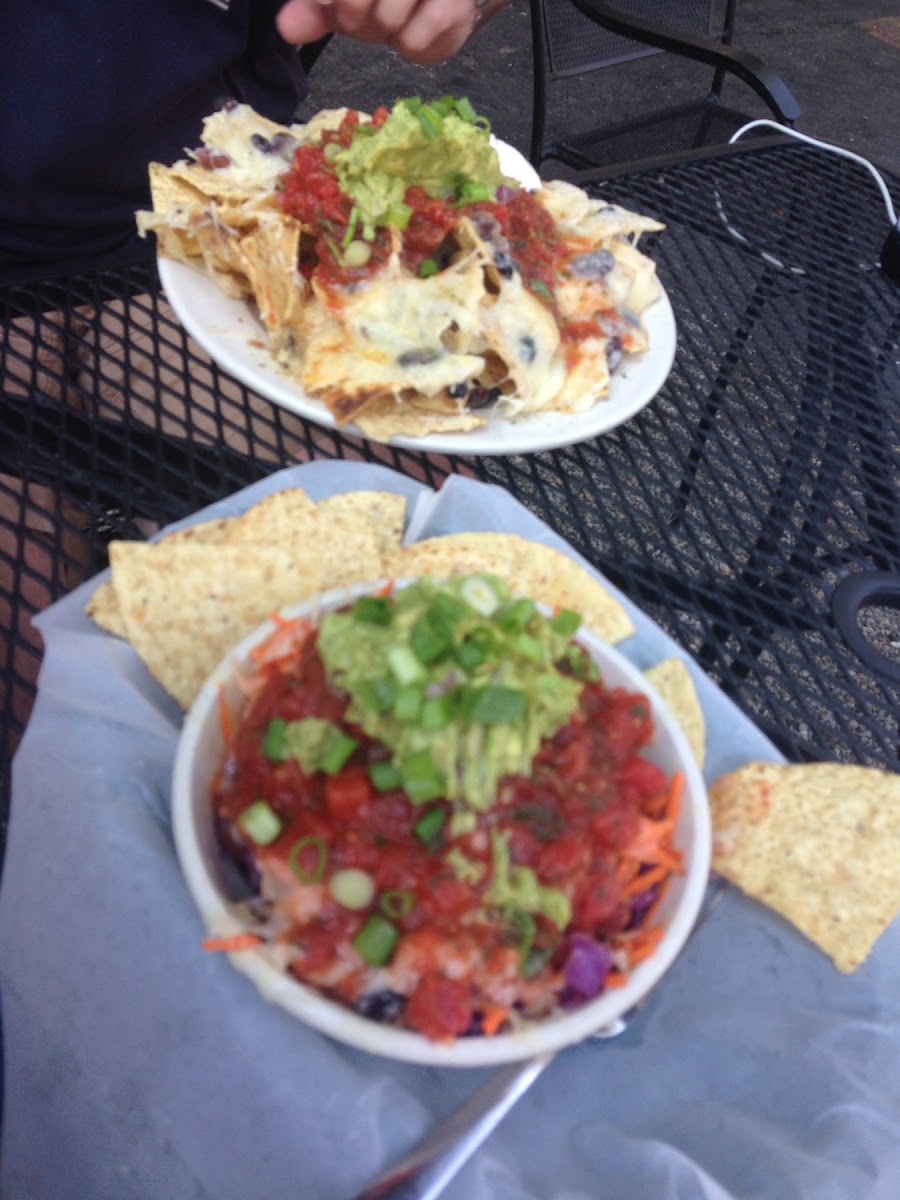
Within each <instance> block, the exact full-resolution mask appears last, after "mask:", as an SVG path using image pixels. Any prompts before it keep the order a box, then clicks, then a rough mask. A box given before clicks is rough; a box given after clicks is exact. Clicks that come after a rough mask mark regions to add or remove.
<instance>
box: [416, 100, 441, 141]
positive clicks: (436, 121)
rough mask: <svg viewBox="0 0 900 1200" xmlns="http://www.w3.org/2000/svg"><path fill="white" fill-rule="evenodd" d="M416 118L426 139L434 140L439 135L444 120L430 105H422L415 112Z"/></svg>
mask: <svg viewBox="0 0 900 1200" xmlns="http://www.w3.org/2000/svg"><path fill="white" fill-rule="evenodd" d="M416 116H417V117H418V118H419V124H420V125H421V126H422V128H423V129H424V130H425V133H426V135H427V136H428V137H430V138H435V137H438V136H439V135H440V132H441V125H442V124H443V120H444V118H443V117H442V115H441V114H440V113H439V112H438V110H437V109H436V108H434V107H432V105H430V104H423V105H422V107H421V108H420V109H419V110H418V111H417V112H416Z"/></svg>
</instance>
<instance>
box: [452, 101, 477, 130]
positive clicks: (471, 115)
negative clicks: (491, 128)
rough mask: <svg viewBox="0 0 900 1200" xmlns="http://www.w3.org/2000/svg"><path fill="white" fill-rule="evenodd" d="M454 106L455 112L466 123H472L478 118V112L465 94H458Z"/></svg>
mask: <svg viewBox="0 0 900 1200" xmlns="http://www.w3.org/2000/svg"><path fill="white" fill-rule="evenodd" d="M454 108H455V109H456V112H457V114H458V115H459V116H460V117H462V119H463V120H464V121H465V122H466V123H467V124H468V125H474V124H475V122H476V121H477V120H478V113H477V112H476V111H475V109H474V108H473V107H472V103H471V101H470V100H469V98H468V97H467V96H460V97H459V99H458V100H457V101H456V103H455V104H454Z"/></svg>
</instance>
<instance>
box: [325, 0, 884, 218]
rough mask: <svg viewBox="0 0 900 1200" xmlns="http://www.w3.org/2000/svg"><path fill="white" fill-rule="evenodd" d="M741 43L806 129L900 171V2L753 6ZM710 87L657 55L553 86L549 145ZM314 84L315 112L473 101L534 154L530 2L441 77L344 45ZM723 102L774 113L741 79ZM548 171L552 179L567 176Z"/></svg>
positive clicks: (748, 3) (763, 1)
mask: <svg viewBox="0 0 900 1200" xmlns="http://www.w3.org/2000/svg"><path fill="white" fill-rule="evenodd" d="M734 41H735V45H737V46H739V47H741V48H742V49H744V50H747V51H750V52H751V53H753V54H755V55H757V56H758V57H759V58H761V59H762V60H763V61H764V62H766V63H767V64H768V65H769V66H770V67H771V68H772V69H773V70H775V71H776V72H777V73H778V74H779V75H781V77H782V79H783V80H784V81H785V83H787V85H788V86H789V87H790V88H791V90H792V91H793V93H794V96H795V97H796V99H797V102H798V104H799V105H800V109H801V117H800V121H799V122H798V126H797V128H798V129H800V130H801V131H802V132H804V133H806V134H809V135H810V136H812V137H816V138H821V139H823V140H825V141H829V142H833V143H835V144H837V145H840V146H842V147H844V148H845V149H848V150H852V151H854V152H855V153H857V154H861V155H863V156H864V157H865V158H868V159H869V160H870V161H871V162H873V163H874V164H875V165H876V166H880V167H885V168H887V169H888V170H891V171H893V172H895V173H897V174H900V0H804V2H803V3H797V0H743V2H742V3H740V4H739V6H738V19H737V27H736V33H735V39H734ZM710 80H711V72H710V70H709V69H708V68H707V67H704V66H702V65H700V64H697V63H692V62H688V61H687V60H684V59H680V58H676V57H674V56H671V55H665V54H656V55H653V56H650V57H646V58H643V59H639V60H636V61H634V62H629V63H623V64H619V65H616V66H613V67H606V68H604V69H602V70H598V71H594V72H591V73H590V74H585V75H580V76H574V77H572V78H570V79H564V80H559V81H556V82H555V83H553V84H551V86H550V89H549V99H548V116H547V140H548V141H552V140H553V139H554V138H555V137H559V136H560V135H561V134H562V133H564V132H566V131H572V130H581V129H584V128H593V127H596V126H599V125H603V124H609V125H613V124H617V123H619V122H620V121H623V120H626V119H628V118H631V117H633V116H636V115H637V114H640V113H643V112H645V111H646V112H652V111H655V110H657V109H659V108H663V107H665V106H668V105H669V104H677V103H681V102H683V101H685V100H689V99H694V98H696V97H698V96H703V95H705V94H706V92H707V91H708V88H709V83H710ZM310 82H311V93H310V97H309V100H308V102H307V104H306V105H305V106H304V109H303V113H304V114H309V113H312V112H315V111H316V110H317V109H319V108H332V107H337V106H339V105H342V104H347V105H349V106H350V107H353V108H360V109H362V110H365V111H371V109H372V108H374V107H375V106H376V105H378V104H388V105H390V104H391V103H392V102H393V101H394V100H395V99H397V98H399V97H401V96H405V95H411V94H419V95H421V96H423V97H430V96H439V95H442V94H444V93H445V92H450V93H451V94H454V95H467V96H468V97H469V98H470V99H471V101H472V103H473V104H474V105H475V107H476V108H478V109H479V111H481V112H483V113H485V115H486V116H488V117H489V118H490V120H491V123H492V126H493V128H494V131H495V132H496V133H497V135H498V136H499V137H501V138H503V139H504V140H505V141H508V142H511V143H512V144H513V145H514V146H516V147H517V148H518V149H520V150H522V151H523V152H525V153H527V150H528V145H529V139H530V130H531V111H532V56H531V24H530V18H529V10H528V3H527V0H512V3H511V4H510V5H509V7H508V8H507V9H506V10H505V11H504V12H502V13H500V14H499V15H498V16H497V17H495V18H494V20H493V21H491V22H490V23H489V24H488V25H487V26H486V27H485V28H484V29H483V30H482V31H481V32H480V33H479V34H477V35H476V36H475V37H474V38H472V40H471V41H470V43H469V44H468V45H467V46H466V47H465V48H464V49H463V50H462V51H461V52H460V53H459V54H458V55H456V56H455V57H454V58H453V59H452V60H450V61H449V62H447V63H445V64H443V65H442V66H440V67H435V68H425V67H417V66H414V65H412V64H409V63H406V62H404V60H403V59H401V58H400V57H399V56H398V55H396V54H394V53H393V52H392V51H389V50H385V49H383V48H381V47H372V46H367V45H362V44H360V43H355V42H352V41H351V40H349V39H346V38H335V39H334V40H333V41H332V42H331V44H330V45H329V46H328V47H327V48H326V50H325V52H324V53H323V55H322V57H321V58H320V60H319V62H318V63H317V64H316V67H315V70H314V71H313V74H312V77H311V81H310ZM723 101H724V102H725V103H727V104H729V105H731V106H733V107H736V108H738V109H740V110H742V111H743V110H745V111H746V112H747V114H748V116H750V117H763V116H768V115H769V113H768V110H767V109H766V107H765V105H764V104H763V102H762V101H761V100H759V99H758V97H757V96H756V95H755V94H754V93H753V92H752V91H750V89H749V88H747V87H746V86H745V85H744V84H743V83H742V82H741V81H740V80H737V79H733V78H732V79H729V80H728V81H727V83H726V86H725V90H724V94H723ZM548 168H549V169H546V170H545V171H544V174H545V175H548V176H549V175H552V174H554V173H556V172H555V171H554V169H553V168H552V166H549V164H548ZM898 201H900V197H895V203H897V202H898Z"/></svg>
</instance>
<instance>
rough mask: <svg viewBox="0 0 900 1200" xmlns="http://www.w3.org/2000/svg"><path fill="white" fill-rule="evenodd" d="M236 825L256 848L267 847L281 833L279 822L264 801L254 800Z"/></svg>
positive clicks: (276, 815) (275, 814)
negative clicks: (254, 843)
mask: <svg viewBox="0 0 900 1200" xmlns="http://www.w3.org/2000/svg"><path fill="white" fill-rule="evenodd" d="M237 823H238V825H239V827H240V828H241V829H243V831H244V833H246V835H247V837H248V838H250V840H251V841H253V842H256V844H257V846H268V845H269V843H270V842H274V841H275V839H276V838H277V837H278V835H279V834H280V833H281V820H280V818H279V816H278V814H277V813H276V812H275V811H274V810H273V809H272V808H271V807H270V806H269V805H268V804H267V803H266V801H265V800H256V801H255V802H254V803H253V804H251V805H250V807H249V808H245V809H244V811H243V812H242V813H241V815H240V816H239V817H238V821H237Z"/></svg>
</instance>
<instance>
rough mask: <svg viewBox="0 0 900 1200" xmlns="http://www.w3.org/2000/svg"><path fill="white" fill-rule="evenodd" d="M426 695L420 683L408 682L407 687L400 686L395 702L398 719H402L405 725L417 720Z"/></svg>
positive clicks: (395, 712)
mask: <svg viewBox="0 0 900 1200" xmlns="http://www.w3.org/2000/svg"><path fill="white" fill-rule="evenodd" d="M424 696H425V689H424V688H423V687H422V685H421V684H420V683H408V684H406V686H405V687H402V688H400V690H399V691H398V692H397V699H396V700H395V702H394V716H395V717H396V719H397V720H398V721H402V722H403V724H404V725H411V724H413V722H414V721H417V720H418V718H419V710H420V709H421V707H422V700H423V699H424Z"/></svg>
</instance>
